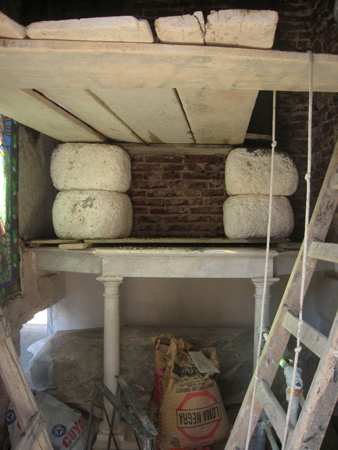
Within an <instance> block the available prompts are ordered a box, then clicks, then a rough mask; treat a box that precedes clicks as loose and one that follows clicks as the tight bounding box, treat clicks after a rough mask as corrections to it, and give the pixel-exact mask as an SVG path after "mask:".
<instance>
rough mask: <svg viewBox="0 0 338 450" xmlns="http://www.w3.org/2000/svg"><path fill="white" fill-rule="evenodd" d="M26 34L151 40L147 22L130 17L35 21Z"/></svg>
mask: <svg viewBox="0 0 338 450" xmlns="http://www.w3.org/2000/svg"><path fill="white" fill-rule="evenodd" d="M27 35H28V37H30V38H31V39H59V40H71V41H109V42H144V43H147V42H154V37H153V34H152V31H151V29H150V26H149V23H148V21H147V20H144V19H136V18H135V17H132V16H116V17H94V18H90V19H70V20H59V21H55V20H50V21H44V22H34V23H31V24H30V25H28V27H27Z"/></svg>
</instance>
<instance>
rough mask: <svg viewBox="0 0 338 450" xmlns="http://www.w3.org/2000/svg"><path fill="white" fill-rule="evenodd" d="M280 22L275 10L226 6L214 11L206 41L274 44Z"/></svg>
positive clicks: (253, 45) (229, 44)
mask: <svg viewBox="0 0 338 450" xmlns="http://www.w3.org/2000/svg"><path fill="white" fill-rule="evenodd" d="M277 22H278V13H277V12H276V11H256V10H247V9H227V10H222V11H212V12H211V13H210V14H209V16H208V18H207V22H206V26H205V28H206V33H205V43H206V44H207V45H223V46H227V47H249V48H266V49H268V48H271V47H272V46H273V42H274V38H275V31H276V27H277Z"/></svg>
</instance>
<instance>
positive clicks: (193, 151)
mask: <svg viewBox="0 0 338 450" xmlns="http://www.w3.org/2000/svg"><path fill="white" fill-rule="evenodd" d="M119 146H120V147H122V148H123V149H124V150H126V151H127V152H128V153H129V154H130V155H138V154H142V155H226V156H227V155H228V154H229V152H230V151H231V150H232V149H233V148H234V147H233V146H231V145H195V144H148V145H144V144H129V143H124V142H123V143H119Z"/></svg>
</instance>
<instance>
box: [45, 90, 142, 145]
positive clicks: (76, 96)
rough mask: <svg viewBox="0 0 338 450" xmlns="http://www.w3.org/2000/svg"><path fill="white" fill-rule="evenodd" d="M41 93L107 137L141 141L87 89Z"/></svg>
mask: <svg viewBox="0 0 338 450" xmlns="http://www.w3.org/2000/svg"><path fill="white" fill-rule="evenodd" d="M43 94H44V95H46V97H48V98H49V99H51V100H52V101H53V102H55V103H57V104H58V105H60V106H61V107H62V108H64V109H66V110H67V111H69V112H70V113H71V114H73V115H75V116H76V117H78V118H79V119H81V120H82V121H84V122H85V123H87V124H88V125H90V126H91V127H93V128H94V129H95V130H97V131H98V132H100V133H101V134H102V135H104V136H106V137H107V138H109V139H112V140H114V141H119V142H121V141H122V142H135V143H136V142H139V143H140V142H143V141H142V139H140V138H139V137H138V136H137V135H136V134H135V133H134V132H133V131H132V130H131V129H130V128H129V127H128V126H127V125H126V124H125V123H123V121H122V120H121V119H120V118H119V117H117V116H116V115H115V114H114V113H113V111H111V110H110V109H109V108H108V106H107V105H106V104H105V103H104V102H103V101H102V100H100V99H99V98H97V97H96V96H95V95H94V94H93V93H92V92H90V91H89V90H80V89H76V90H74V89H62V90H61V89H53V90H52V91H48V92H47V91H45V92H43Z"/></svg>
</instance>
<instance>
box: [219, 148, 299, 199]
mask: <svg viewBox="0 0 338 450" xmlns="http://www.w3.org/2000/svg"><path fill="white" fill-rule="evenodd" d="M270 171H271V150H267V149H258V150H251V151H250V150H248V149H247V148H236V149H235V150H232V151H231V152H230V153H229V156H228V157H227V160H226V163H225V187H226V191H227V193H228V195H241V194H263V195H269V190H270ZM297 185H298V171H297V168H296V166H295V163H294V162H293V161H292V159H291V158H290V156H288V155H287V154H285V153H277V152H276V153H275V157H274V181H273V195H283V196H289V195H292V194H294V192H295V191H296V189H297Z"/></svg>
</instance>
